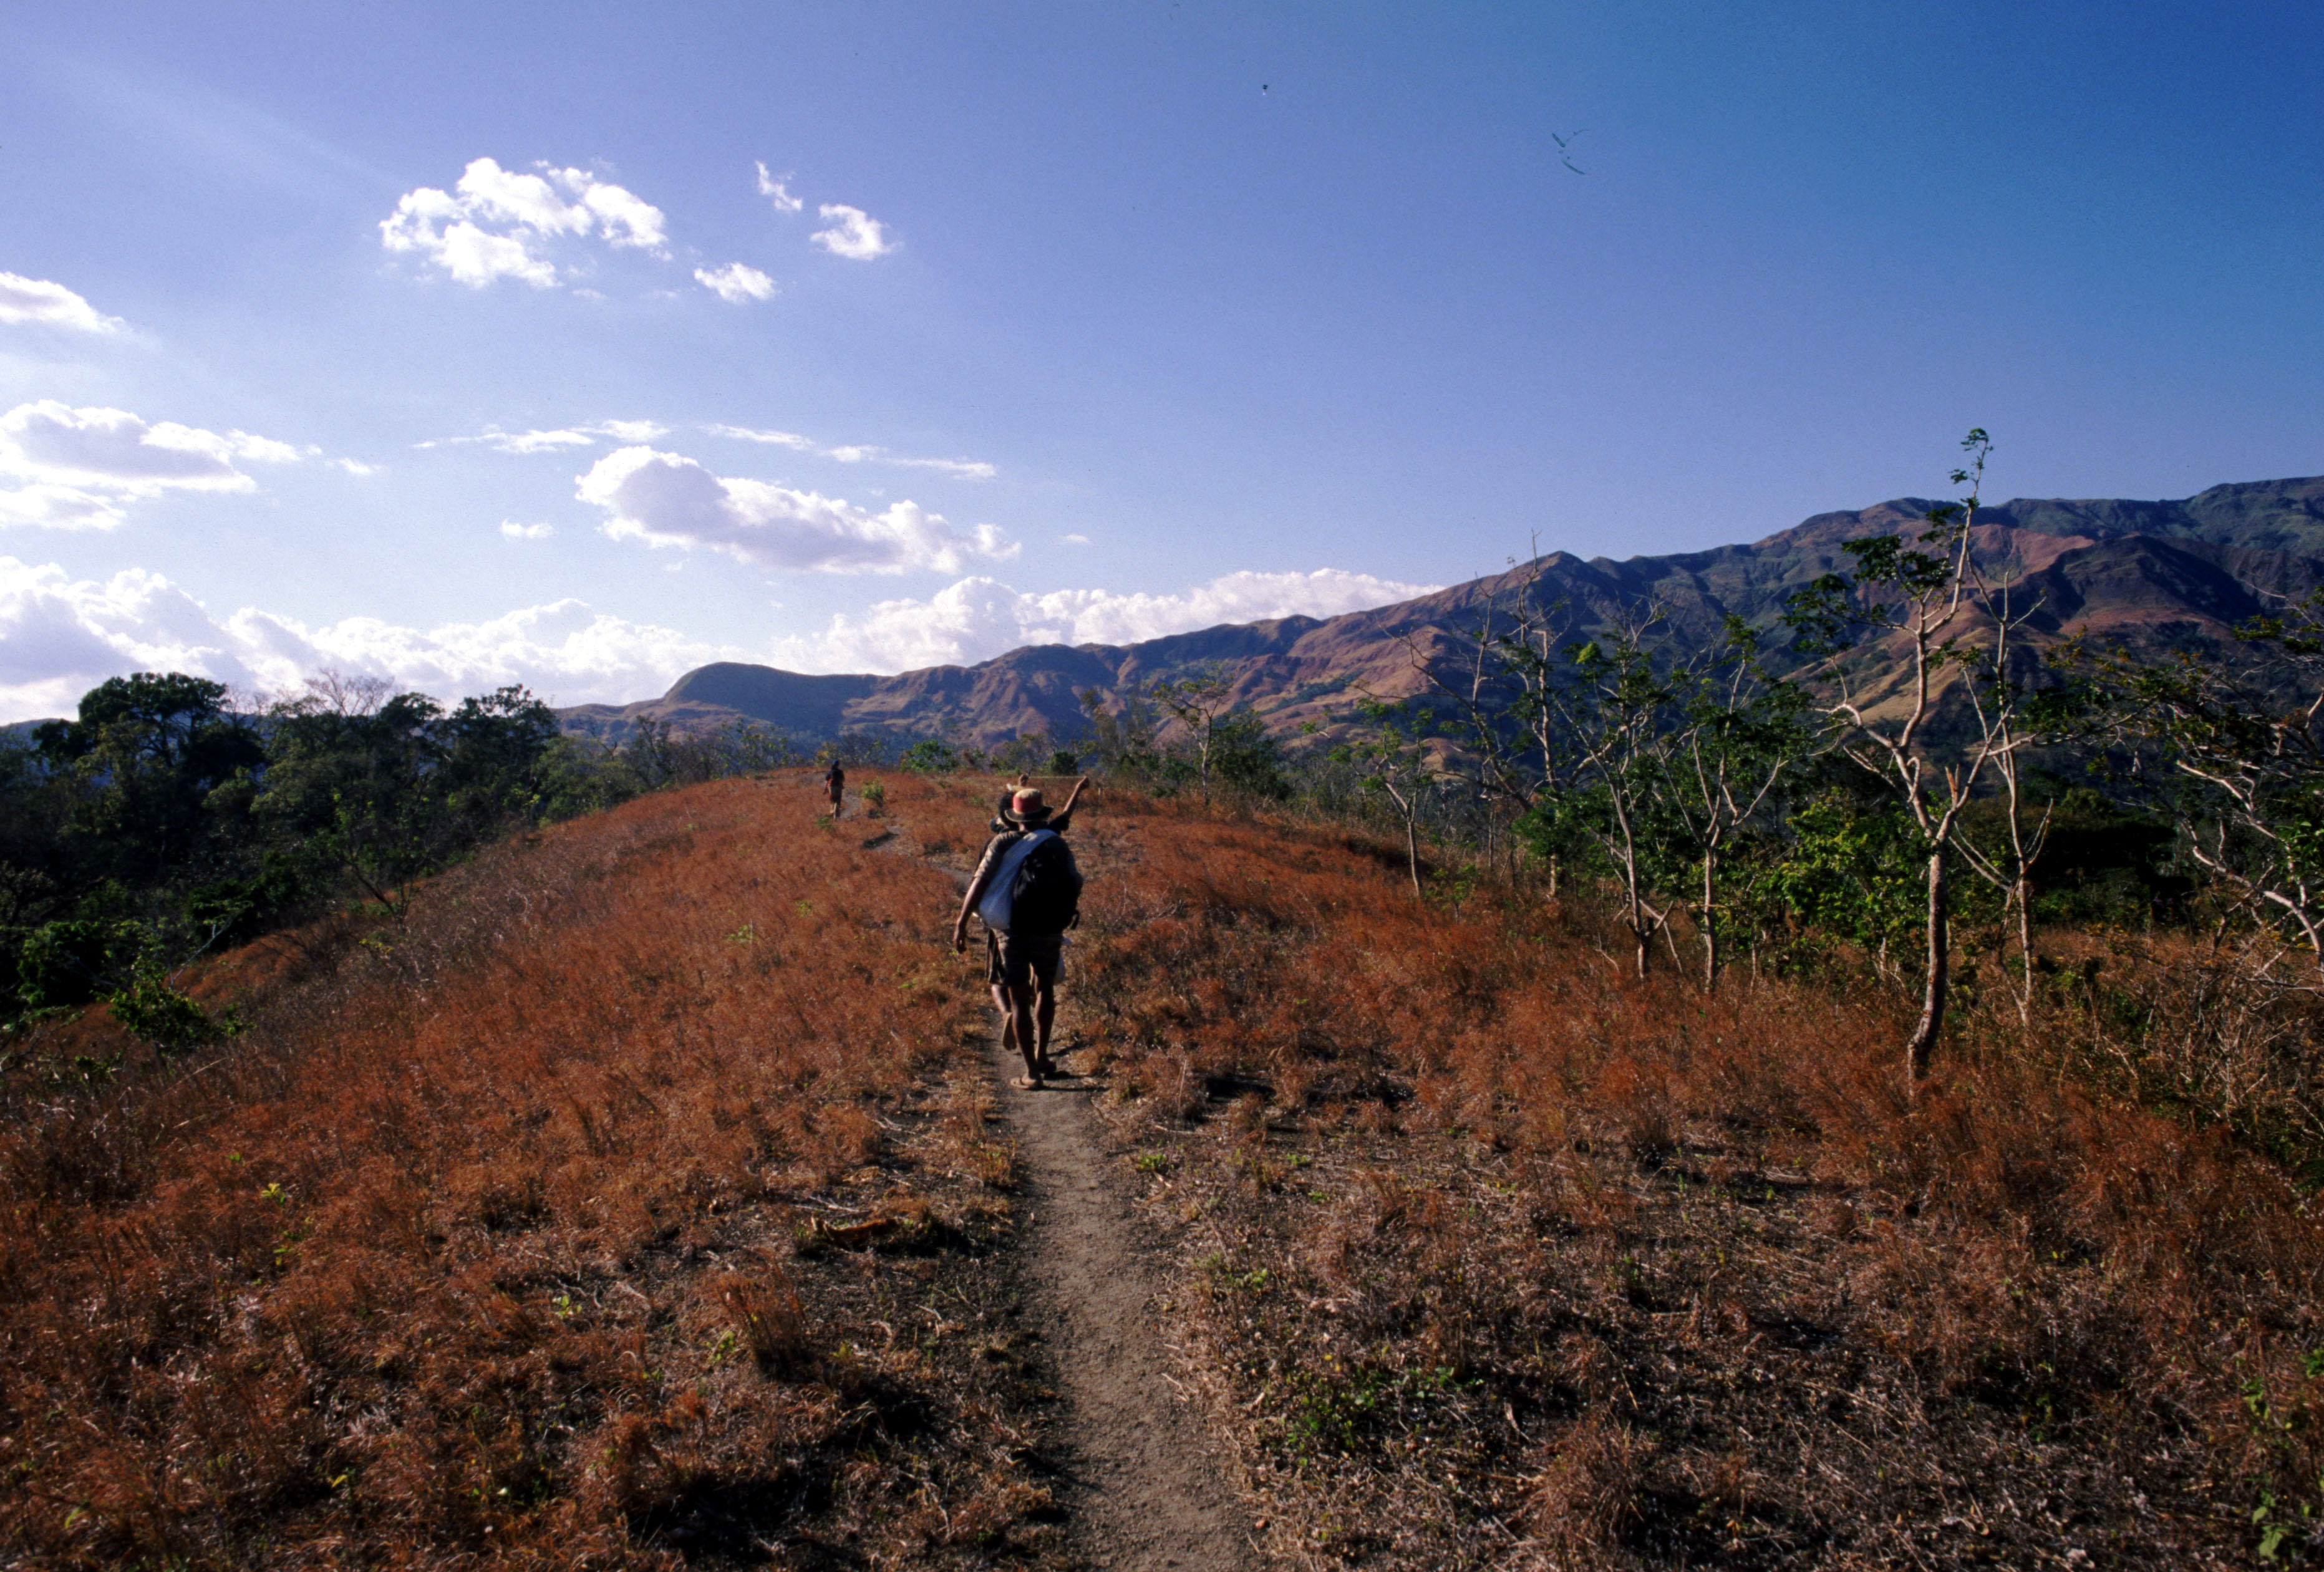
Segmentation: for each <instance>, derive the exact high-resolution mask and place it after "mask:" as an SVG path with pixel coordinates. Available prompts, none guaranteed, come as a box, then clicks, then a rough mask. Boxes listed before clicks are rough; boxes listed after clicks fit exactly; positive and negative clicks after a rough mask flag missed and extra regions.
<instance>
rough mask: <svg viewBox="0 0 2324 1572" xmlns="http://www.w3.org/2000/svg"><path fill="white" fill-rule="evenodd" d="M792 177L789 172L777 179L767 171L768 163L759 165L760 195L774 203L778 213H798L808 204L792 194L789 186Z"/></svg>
mask: <svg viewBox="0 0 2324 1572" xmlns="http://www.w3.org/2000/svg"><path fill="white" fill-rule="evenodd" d="M791 178H792V177H791V176H789V175H788V174H785V175H784V176H783V177H782V179H776V178H775V177H774V176H772V175H770V174H769V173H768V172H767V166H766V165H764V164H761V165H760V166H759V195H760V196H761V197H764V198H766V199H767V200H768V201H769V202H771V203H772V204H774V208H775V211H776V212H778V213H796V212H798V210H799V209H800V208H802V207H806V206H807V204H806V203H804V202H802V201H800V200H799V199H798V198H797V197H794V196H792V195H791V194H790V191H789V188H788V186H789V182H790V179H791Z"/></svg>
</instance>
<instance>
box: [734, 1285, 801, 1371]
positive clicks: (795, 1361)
mask: <svg viewBox="0 0 2324 1572" xmlns="http://www.w3.org/2000/svg"><path fill="white" fill-rule="evenodd" d="M716 1292H717V1294H718V1302H719V1304H720V1305H722V1306H723V1307H724V1309H725V1311H726V1313H727V1315H728V1316H729V1317H730V1318H732V1319H733V1328H734V1330H735V1331H736V1332H737V1333H739V1334H740V1335H741V1337H742V1346H743V1347H745V1348H748V1349H749V1350H750V1352H751V1357H752V1360H753V1361H755V1362H756V1363H757V1365H758V1366H759V1368H760V1369H761V1371H763V1372H765V1373H766V1374H769V1375H778V1376H780V1375H790V1374H795V1373H797V1372H798V1371H800V1370H801V1369H803V1368H804V1367H805V1365H806V1364H807V1348H808V1345H807V1306H806V1305H805V1304H804V1303H803V1302H802V1301H800V1299H799V1296H798V1291H797V1290H796V1289H794V1288H792V1287H791V1285H790V1282H789V1280H788V1278H786V1277H785V1276H784V1275H783V1273H781V1271H780V1270H779V1269H778V1268H771V1267H770V1269H768V1270H767V1271H766V1272H765V1273H761V1274H760V1275H755V1276H752V1275H746V1274H744V1273H728V1274H727V1275H726V1276H724V1277H723V1278H721V1279H720V1280H719V1281H718V1284H717V1290H716Z"/></svg>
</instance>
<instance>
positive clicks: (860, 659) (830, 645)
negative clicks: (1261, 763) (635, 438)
mask: <svg viewBox="0 0 2324 1572" xmlns="http://www.w3.org/2000/svg"><path fill="white" fill-rule="evenodd" d="M1437 587H1439V586H1437V585H1434V584H1402V583H1399V582H1397V580H1394V579H1383V578H1377V577H1374V576H1373V575H1370V574H1361V573H1349V572H1346V571H1344V570H1342V569H1340V568H1319V569H1317V570H1316V571H1315V572H1314V573H1249V572H1244V573H1231V574H1226V575H1222V576H1221V577H1218V578H1214V579H1213V580H1211V581H1210V582H1209V583H1207V584H1197V585H1195V586H1194V588H1193V589H1190V590H1188V591H1186V592H1185V593H1183V594H1175V595H1154V594H1145V593H1130V594H1120V593H1115V592H1113V591H1111V590H1055V591H1051V592H1050V593H1047V594H1027V593H1023V592H1020V591H1018V590H1015V589H1011V588H1010V586H1009V585H1007V584H1001V583H1000V582H998V581H997V580H994V579H991V578H984V577H975V578H964V579H962V580H961V581H959V582H958V583H957V584H952V585H950V586H948V587H947V588H945V589H942V590H939V591H937V592H936V593H935V594H933V595H931V596H929V597H928V598H927V599H926V600H898V601H882V602H879V603H878V604H876V605H874V606H872V607H871V610H870V611H865V612H864V613H863V614H862V616H860V617H850V616H847V615H844V614H842V615H840V616H837V617H834V618H833V619H832V621H831V624H830V626H829V627H827V628H825V630H823V631H822V632H821V633H819V634H816V635H814V636H812V637H809V638H804V639H800V638H794V639H784V640H782V641H781V642H780V643H779V645H778V647H777V655H776V660H777V663H778V664H779V665H782V666H792V667H794V668H795V669H798V670H801V671H873V672H897V671H913V670H917V669H918V668H919V667H922V666H973V665H974V664H976V663H977V662H978V661H981V660H990V659H991V658H992V657H994V656H996V655H1001V654H1005V653H1007V652H1008V651H1009V650H1011V649H1015V648H1019V647H1020V646H1023V645H1028V644H1136V643H1139V642H1140V641H1141V640H1144V639H1159V638H1161V637H1163V636H1164V635H1165V634H1169V633H1189V632H1193V631H1194V630H1196V629H1200V628H1214V627H1217V626H1218V625H1219V624H1220V623H1222V622H1259V621H1267V620H1268V619H1270V618H1275V617H1294V616H1299V617H1335V616H1338V615H1339V614H1341V613H1342V612H1343V611H1362V610H1364V609H1366V608H1367V607H1371V606H1385V605H1390V604H1393V603H1394V602H1397V601H1408V600H1410V599H1412V598H1413V597H1414V596H1416V595H1425V594H1427V593H1429V592H1430V591H1432V590H1434V589H1435V588H1437Z"/></svg>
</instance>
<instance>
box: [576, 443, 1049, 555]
mask: <svg viewBox="0 0 2324 1572" xmlns="http://www.w3.org/2000/svg"><path fill="white" fill-rule="evenodd" d="M577 484H578V488H579V490H578V495H579V496H580V498H581V500H582V501H585V502H589V503H593V504H595V506H597V507H601V508H603V509H604V510H606V512H607V513H609V514H610V515H611V518H610V519H608V520H607V521H606V523H605V524H604V532H605V534H607V535H608V536H610V537H612V538H613V539H616V540H642V541H644V542H646V544H648V545H649V546H656V547H664V546H669V547H703V548H704V549H705V550H711V551H721V552H724V553H725V554H726V555H727V556H733V557H735V558H737V559H739V560H741V561H743V562H748V563H752V564H755V565H758V566H761V567H768V568H777V569H782V570H786V571H790V572H817V573H904V572H907V571H908V570H911V569H914V568H927V569H934V570H936V571H937V572H939V573H959V572H962V571H963V570H964V569H965V568H966V567H967V566H968V564H969V562H970V560H971V559H972V558H973V557H984V558H988V559H991V560H995V561H1001V560H1006V559H1007V558H1009V557H1012V556H1016V555H1017V547H1016V546H1015V545H1014V544H1013V543H1011V542H1010V540H1009V539H1008V538H1007V537H1005V536H1004V535H1002V533H1001V531H1000V530H999V529H996V528H994V527H993V526H992V525H990V524H980V525H978V526H976V527H975V528H974V529H972V530H969V531H968V532H966V533H965V534H964V533H963V532H962V531H960V530H958V529H954V528H953V526H952V525H951V523H950V522H948V521H947V520H946V519H945V518H944V516H943V515H942V514H939V513H931V512H928V511H927V510H925V509H923V508H921V507H920V506H919V504H918V503H917V502H910V501H903V502H897V503H895V504H893V505H891V506H890V507H889V508H888V509H886V510H884V511H881V512H878V513H874V512H871V511H870V510H868V509H864V508H860V507H857V506H856V505H855V504H854V503H853V502H850V501H846V500H845V499H844V498H839V497H825V496H823V495H821V494H820V493H818V492H799V491H793V490H791V489H790V488H788V487H786V486H779V485H775V484H772V483H770V482H766V481H756V480H742V479H729V478H726V477H723V476H719V475H715V474H713V473H710V472H709V471H708V470H706V469H705V468H704V467H703V466H702V465H701V464H696V462H695V461H694V460H692V459H690V458H686V457H683V456H681V455H678V454H674V453H660V452H657V451H656V450H655V449H653V448H650V447H646V446H634V447H624V448H621V449H619V450H617V451H615V452H613V453H610V454H607V455H605V456H604V458H601V459H599V460H598V461H597V463H596V464H595V466H593V467H592V468H591V469H590V470H589V472H588V473H586V474H584V475H582V476H581V477H579V480H578V483H577Z"/></svg>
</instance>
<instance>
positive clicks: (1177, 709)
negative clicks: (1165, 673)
mask: <svg viewBox="0 0 2324 1572" xmlns="http://www.w3.org/2000/svg"><path fill="white" fill-rule="evenodd" d="M1146 692H1147V694H1148V697H1150V698H1151V699H1152V700H1153V701H1154V702H1155V703H1157V704H1159V705H1161V706H1162V708H1163V709H1164V710H1166V711H1167V712H1169V714H1170V715H1171V717H1172V718H1173V719H1175V720H1176V722H1178V724H1179V726H1180V727H1182V728H1183V729H1184V730H1185V741H1186V746H1187V747H1189V748H1191V749H1193V750H1194V773H1195V776H1196V777H1197V778H1198V779H1200V781H1201V782H1202V786H1203V803H1204V804H1206V805H1207V804H1209V802H1210V800H1211V768H1212V765H1213V761H1214V759H1215V758H1216V755H1217V752H1218V747H1219V742H1220V731H1219V723H1220V722H1221V720H1222V718H1223V717H1224V716H1225V715H1226V714H1227V713H1228V712H1229V711H1231V709H1232V708H1233V707H1234V679H1233V678H1232V677H1231V676H1228V675H1227V669H1226V667H1225V666H1224V665H1223V664H1222V663H1221V662H1218V661H1215V660H1206V661H1203V663H1201V664H1200V665H1198V666H1195V667H1194V669H1193V670H1192V671H1190V672H1188V673H1187V674H1186V675H1185V676H1179V677H1172V678H1170V679H1168V680H1167V681H1164V682H1157V683H1153V684H1151V685H1148V688H1147V690H1146Z"/></svg>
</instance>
